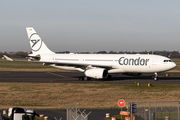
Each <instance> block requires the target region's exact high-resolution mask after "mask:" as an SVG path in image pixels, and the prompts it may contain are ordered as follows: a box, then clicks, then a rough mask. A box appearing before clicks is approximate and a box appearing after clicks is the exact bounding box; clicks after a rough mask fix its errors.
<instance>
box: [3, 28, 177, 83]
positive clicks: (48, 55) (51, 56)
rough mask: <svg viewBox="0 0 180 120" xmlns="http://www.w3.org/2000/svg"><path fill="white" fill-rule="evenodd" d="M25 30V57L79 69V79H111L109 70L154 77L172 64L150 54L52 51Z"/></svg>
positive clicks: (57, 66) (57, 65)
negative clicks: (26, 51)
mask: <svg viewBox="0 0 180 120" xmlns="http://www.w3.org/2000/svg"><path fill="white" fill-rule="evenodd" d="M26 31H27V35H28V39H29V42H30V47H31V49H32V54H29V55H28V56H29V57H32V58H33V59H37V60H38V62H42V63H43V65H50V66H52V67H55V68H59V69H64V70H76V71H80V72H83V73H84V76H81V77H79V80H90V79H91V78H95V79H111V75H110V74H111V73H122V74H127V75H138V76H139V75H142V74H143V73H154V80H158V73H160V72H164V71H168V70H171V69H173V68H174V67H176V64H175V63H174V62H172V60H171V59H169V58H167V57H164V56H160V55H154V54H73V53H70V54H56V53H55V52H52V51H51V50H50V49H49V48H48V47H47V46H46V44H45V43H44V41H43V40H42V39H41V38H40V36H39V35H38V33H37V32H36V31H35V30H34V28H33V27H27V28H26ZM4 57H5V58H6V59H7V60H11V61H13V60H12V59H11V58H9V57H7V56H4Z"/></svg>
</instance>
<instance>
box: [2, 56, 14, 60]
mask: <svg viewBox="0 0 180 120" xmlns="http://www.w3.org/2000/svg"><path fill="white" fill-rule="evenodd" d="M3 56H4V58H5V59H6V60H8V61H14V60H13V59H11V58H10V57H8V56H6V55H3Z"/></svg>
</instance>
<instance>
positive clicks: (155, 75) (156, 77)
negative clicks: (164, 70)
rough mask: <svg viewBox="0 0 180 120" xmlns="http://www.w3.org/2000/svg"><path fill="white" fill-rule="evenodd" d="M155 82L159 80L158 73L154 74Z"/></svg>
mask: <svg viewBox="0 0 180 120" xmlns="http://www.w3.org/2000/svg"><path fill="white" fill-rule="evenodd" d="M154 80H155V81H157V80H158V73H154Z"/></svg>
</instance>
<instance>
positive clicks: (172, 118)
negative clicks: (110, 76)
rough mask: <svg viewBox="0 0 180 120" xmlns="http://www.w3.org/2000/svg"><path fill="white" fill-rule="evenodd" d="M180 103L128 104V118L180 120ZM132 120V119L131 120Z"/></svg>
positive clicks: (138, 119)
mask: <svg viewBox="0 0 180 120" xmlns="http://www.w3.org/2000/svg"><path fill="white" fill-rule="evenodd" d="M179 103H180V101H166V102H165V101H164V102H163V101H158V102H128V103H127V106H129V109H128V111H129V112H130V116H132V114H134V115H135V119H136V120H164V119H165V118H166V119H167V120H180V118H179V117H180V116H179ZM131 120H132V118H131Z"/></svg>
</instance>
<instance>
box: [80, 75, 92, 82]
mask: <svg viewBox="0 0 180 120" xmlns="http://www.w3.org/2000/svg"><path fill="white" fill-rule="evenodd" d="M79 80H84V81H87V80H91V78H90V77H86V76H81V77H79Z"/></svg>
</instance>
